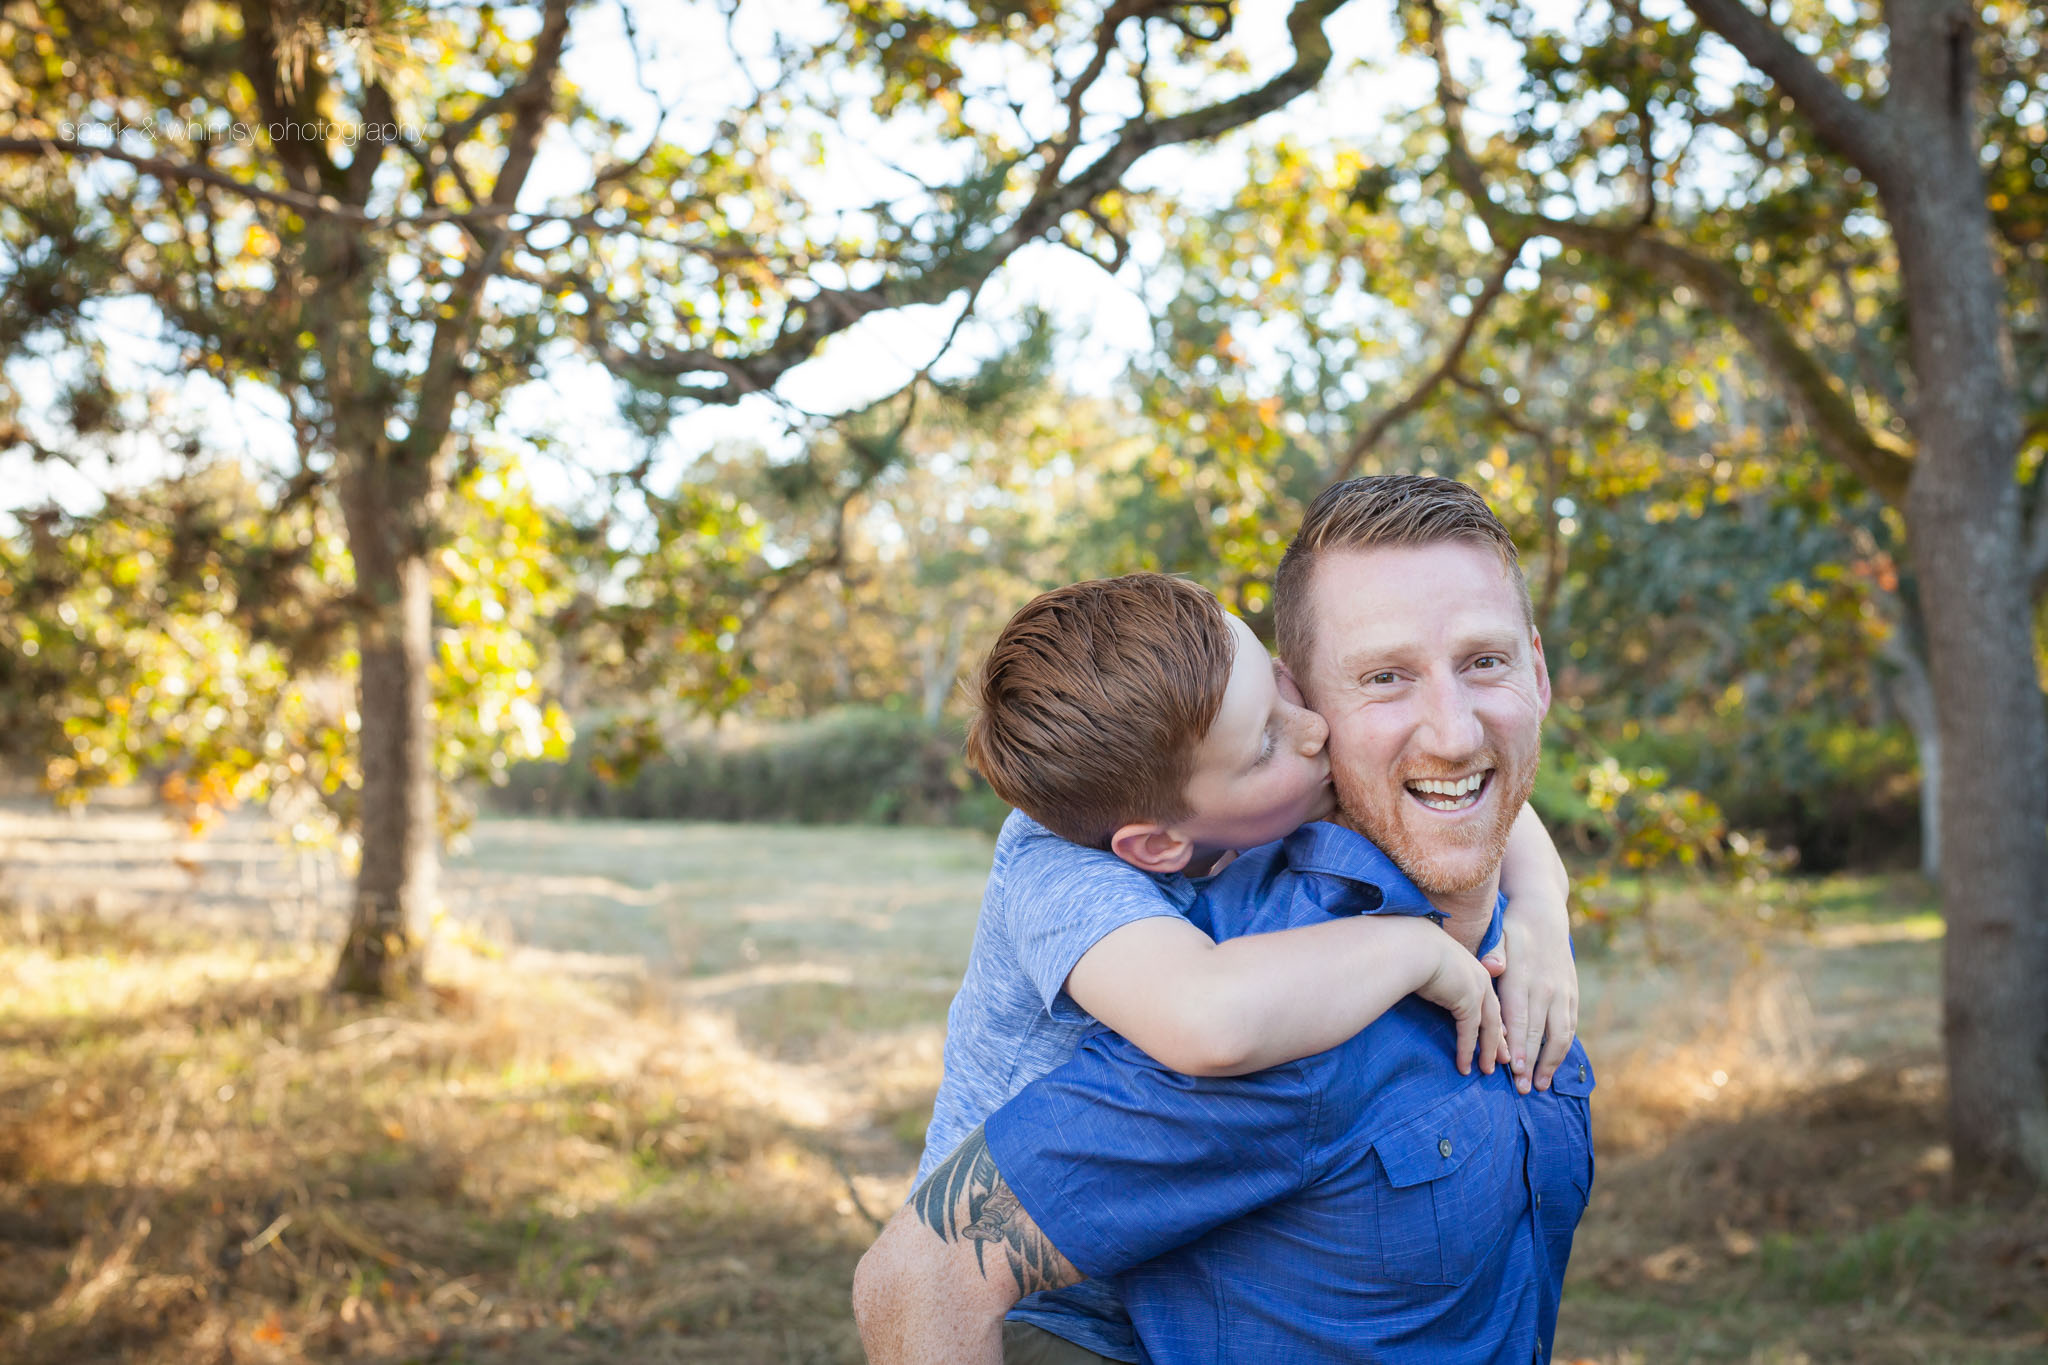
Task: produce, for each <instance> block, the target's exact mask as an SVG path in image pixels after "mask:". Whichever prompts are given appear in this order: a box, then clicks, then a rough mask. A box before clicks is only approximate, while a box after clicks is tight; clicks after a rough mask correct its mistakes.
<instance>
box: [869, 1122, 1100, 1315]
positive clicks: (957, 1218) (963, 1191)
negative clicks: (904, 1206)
mask: <svg viewBox="0 0 2048 1365" xmlns="http://www.w3.org/2000/svg"><path fill="white" fill-rule="evenodd" d="M910 1202H911V1205H912V1207H914V1208H915V1209H916V1210H917V1216H918V1217H919V1218H920V1219H922V1220H923V1222H924V1224H925V1226H926V1227H928V1228H930V1229H931V1230H932V1231H933V1232H936V1233H937V1234H938V1235H939V1238H940V1240H941V1241H946V1242H957V1241H959V1240H961V1239H962V1238H965V1239H967V1240H968V1241H971V1242H973V1243H974V1264H975V1265H976V1266H977V1267H978V1268H979V1269H980V1270H981V1274H982V1278H983V1279H987V1278H988V1264H987V1262H986V1261H985V1260H984V1259H983V1253H984V1251H985V1250H986V1249H987V1247H988V1246H989V1245H990V1244H991V1243H994V1244H996V1245H998V1246H1000V1247H1001V1248H1002V1249H1003V1254H1004V1256H1005V1258H1006V1259H1007V1260H1008V1261H1009V1264H1010V1274H1011V1275H1012V1276H1013V1277H1014V1278H1015V1279H1016V1281H1017V1297H1019V1298H1022V1297H1023V1296H1024V1295H1026V1294H1035V1293H1037V1292H1038V1291H1039V1290H1041V1289H1059V1288H1062V1287H1064V1286H1066V1285H1070V1284H1073V1283H1074V1282H1076V1281H1077V1280H1079V1279H1080V1278H1081V1272H1080V1271H1078V1270H1076V1269H1074V1267H1073V1263H1072V1262H1070V1261H1068V1260H1067V1258H1066V1257H1064V1256H1062V1255H1060V1252H1059V1248H1058V1247H1055V1246H1054V1245H1053V1244H1052V1243H1051V1242H1049V1241H1047V1240H1046V1236H1045V1234H1044V1233H1042V1232H1040V1231H1039V1230H1038V1224H1036V1223H1034V1222H1032V1221H1031V1215H1030V1214H1028V1213H1026V1212H1025V1211H1024V1206H1023V1205H1022V1204H1019V1203H1018V1202H1017V1196H1016V1195H1014V1194H1012V1193H1011V1192H1010V1187H1009V1185H1007V1184H1006V1183H1004V1181H1003V1176H1002V1172H1000V1171H998V1170H997V1169H996V1163H995V1158H994V1157H992V1156H990V1155H989V1154H988V1141H987V1139H985V1138H983V1137H982V1135H981V1129H979V1128H976V1129H975V1130H974V1131H973V1132H972V1133H969V1134H968V1135H967V1138H966V1140H965V1141H963V1142H962V1143H961V1144H960V1146H959V1148H958V1150H956V1151H955V1152H954V1153H953V1155H951V1156H949V1157H947V1158H946V1159H945V1160H944V1161H943V1162H941V1163H940V1164H939V1165H938V1167H937V1169H935V1170H933V1172H932V1173H931V1174H930V1175H929V1176H927V1177H926V1178H925V1182H924V1184H922V1185H920V1186H918V1187H917V1193H916V1194H914V1195H912V1196H911V1199H910Z"/></svg>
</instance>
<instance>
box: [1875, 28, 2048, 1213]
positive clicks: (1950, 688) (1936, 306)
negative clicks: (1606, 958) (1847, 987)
mask: <svg viewBox="0 0 2048 1365" xmlns="http://www.w3.org/2000/svg"><path fill="white" fill-rule="evenodd" d="M1885 15H1886V20H1887V22H1888V24H1889V26H1890V30H1891V41H1890V52H1891V59H1892V73H1891V91H1890V96H1889V98H1888V99H1887V102H1886V114H1887V117H1888V119H1889V120H1891V121H1892V122H1893V127H1894V128H1895V130H1896V132H1897V134H1898V145H1899V146H1900V147H1901V148H1906V149H1910V152H1909V153H1908V154H1907V155H1905V156H1903V157H1901V158H1899V159H1898V160H1897V161H1896V162H1893V163H1891V164H1888V165H1885V166H1881V167H1874V168H1871V169H1872V170H1873V172H1874V178H1875V179H1876V181H1877V184H1878V191H1879V194H1880V196H1881V197H1882V199H1883V202H1884V205H1885V209H1886V216H1887V218H1888V219H1889V220H1890V223H1891V228H1892V232H1893V236H1894V239H1895V240H1896V242H1897V245H1898V253H1899V265H1900V274H1901V277H1902V282H1903V284H1904V286H1905V294H1906V303H1907V315H1908V317H1909V319H1910V334H1911V347H1912V350H1911V354H1912V358H1913V375H1914V380H1915V383H1914V389H1915V393H1914V401H1913V405H1912V410H1911V411H1912V425H1913V428H1914V434H1915V436H1916V437H1918V439H1919V444H1920V455H1919V458H1918V459H1916V460H1915V461H1914V462H1913V465H1914V467H1913V473H1912V477H1911V479H1910V481H1909V483H1908V485H1907V491H1906V503H1905V512H1906V524H1907V539H1908V541H1909V543H1910V545H1911V547H1912V552H1913V558H1914V562H1915V565H1916V567H1917V570H1918V576H1919V581H1920V591H1921V599H1920V601H1921V611H1922V616H1923V619H1924V621H1925V625H1926V630H1927V643H1928V664H1929V670H1930V674H1931V681H1932V683H1933V687H1934V697H1935V703H1936V713H1937V717H1938V721H1937V735H1938V744H1939V752H1940V768H1941V773H1942V781H1941V792H1940V836H1939V838H1940V846H1941V862H1942V876H1941V889H1942V907H1943V912H1944V915H1945V917H1946V919H1947V923H1948V932H1947V937H1946V946H1945V949H1944V955H1943V958H1944V960H1943V998H1944V1007H1943V1033H1944V1040H1945V1043H1946V1046H1947V1052H1948V1070H1949V1131H1950V1137H1951V1141H1952V1143H1953V1146H1954V1156H1955V1169H1956V1172H1957V1175H1958V1177H1959V1178H1960V1179H1962V1180H1963V1181H1964V1182H1965V1183H1968V1184H1977V1183H1983V1182H1986V1181H1989V1180H1994V1179H1997V1178H2000V1177H2005V1176H2015V1177H2019V1178H2022V1179H2026V1180H2029V1181H2032V1182H2034V1183H2037V1184H2038V1183H2048V991H2044V990H2043V989H2042V988H2041V983H2042V982H2043V981H2044V980H2048V917H2044V915H2043V912H2042V908H2041V894H2042V891H2043V889H2044V888H2048V829H2044V814H2048V712H2044V709H2043V705H2042V695H2041V684H2040V679H2039V675H2038V673H2037V671H2036V664H2035V654H2034V624H2033V610H2032V607H2031V603H2030V599H2029V593H2028V586H2029V585H2028V580H2027V574H2026V556H2025V553H2024V550H2025V537H2024V534H2023V521H2022V516H2021V499H2020V489H2019V484H2018V481H2017V480H2016V479H2015V477H2014V460H2015V458H2016V457H2017V454H2018V449H2019V440H2020V429H2021V425H2020V413H2019V403H2018V397H2017V392H2016V388H2015V385H2014V382H2013V375H2012V372H2011V367H2010V360H2009V357H2010V354H2011V353H2010V350H2009V349H2008V347H2007V346H2006V344H2005V342H2006V338H2005V334H2004V319H2003V299H2002V297H2001V291H2000V286H1999V280H1998V274H1997V270H1996V267H1995V264H1994V262H1993V260H1992V254H1991V231H1992V225H1991V221H1990V214H1989V212H1988V210H1987V208H1986V205H1985V187H1984V180H1983V175H1982V171H1981V169H1980V166H1981V163H1980V162H1979V159H1978V156H1977V141H1978V136H1979V134H1978V129H1977V121H1976V118H1975V114H1974V110H1973V108H1972V100H1973V96H1974V94H1975V92H1976V88H1977V85H1978V81H1979V73H1978V69H1977V62H1976V57H1975V54H1974V52H1973V50H1972V39H1973V36H1974V26H1975V16H1974V14H1973V13H1972V12H1971V10H1970V8H1969V7H1968V6H1967V5H1963V4H1959V3H1956V0H1892V2H1891V3H1889V4H1887V5H1886V7H1885Z"/></svg>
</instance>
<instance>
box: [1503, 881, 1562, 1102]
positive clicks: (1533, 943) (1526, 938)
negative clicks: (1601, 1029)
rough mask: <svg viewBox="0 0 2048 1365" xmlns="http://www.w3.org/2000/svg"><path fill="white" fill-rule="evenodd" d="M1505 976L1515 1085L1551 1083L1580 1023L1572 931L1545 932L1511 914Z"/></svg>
mask: <svg viewBox="0 0 2048 1365" xmlns="http://www.w3.org/2000/svg"><path fill="white" fill-rule="evenodd" d="M1502 943H1503V946H1505V947H1506V948H1507V950H1508V952H1507V966H1506V970H1505V971H1503V972H1502V973H1501V979H1500V1009H1501V1018H1502V1021H1503V1024H1504V1026H1505V1030H1506V1035H1507V1047H1508V1058H1507V1061H1508V1064H1509V1066H1510V1067H1511V1068H1512V1069H1513V1071H1514V1073H1515V1089H1517V1090H1519V1091H1521V1092H1522V1093H1523V1094H1524V1095H1526V1094H1528V1093H1529V1090H1530V1087H1531V1086H1532V1085H1533V1086H1534V1087H1535V1088H1536V1089H1538V1090H1548V1089H1549V1088H1550V1078H1551V1077H1552V1076H1553V1075H1555V1074H1556V1072H1557V1068H1558V1065H1559V1064H1560V1063H1561V1062H1563V1061H1564V1054H1565V1051H1566V1049H1568V1048H1569V1047H1571V1045H1572V1038H1573V1036H1574V1035H1575V1034H1576V1033H1577V1031H1578V1023H1579V968H1578V964H1577V963H1575V962H1574V961H1573V960H1572V952H1571V937H1570V935H1569V934H1568V933H1565V934H1559V933H1555V932H1544V931H1543V929H1542V928H1541V927H1533V926H1531V925H1530V924H1529V923H1527V922H1526V921H1517V920H1516V919H1515V918H1514V917H1513V916H1509V917H1508V922H1507V925H1506V927H1505V931H1504V937H1503V939H1502Z"/></svg>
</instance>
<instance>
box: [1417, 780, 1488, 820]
mask: <svg viewBox="0 0 2048 1365" xmlns="http://www.w3.org/2000/svg"><path fill="white" fill-rule="evenodd" d="M1484 785H1486V774H1485V773H1473V774H1472V775H1471V776H1470V777H1458V778H1439V777H1430V778H1423V779H1421V780H1420V781H1416V782H1410V783H1409V784H1408V790H1409V791H1410V792H1412V793H1414V795H1415V799H1416V800H1418V801H1420V802H1421V803H1422V804H1423V805H1425V806H1428V807H1429V808H1430V809H1431V810H1441V811H1459V810H1466V809H1469V808H1470V807H1472V806H1473V805H1475V804H1477V803H1478V801H1479V789H1480V788H1481V787H1482V786H1484Z"/></svg>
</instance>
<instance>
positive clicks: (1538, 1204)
mask: <svg viewBox="0 0 2048 1365" xmlns="http://www.w3.org/2000/svg"><path fill="white" fill-rule="evenodd" d="M1536 1207H1537V1208H1539V1209H1540V1208H1542V1207H1543V1196H1542V1195H1540V1194H1539V1195H1537V1196H1536Z"/></svg>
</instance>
